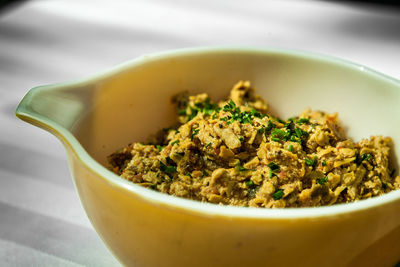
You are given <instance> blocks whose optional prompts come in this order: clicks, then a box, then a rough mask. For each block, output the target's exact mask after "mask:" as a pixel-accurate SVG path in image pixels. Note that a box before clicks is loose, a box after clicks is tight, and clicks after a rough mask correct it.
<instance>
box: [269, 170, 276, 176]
mask: <svg viewBox="0 0 400 267" xmlns="http://www.w3.org/2000/svg"><path fill="white" fill-rule="evenodd" d="M274 175H275V173H274V172H273V171H272V170H271V169H270V170H269V173H268V178H272V177H273V176H274Z"/></svg>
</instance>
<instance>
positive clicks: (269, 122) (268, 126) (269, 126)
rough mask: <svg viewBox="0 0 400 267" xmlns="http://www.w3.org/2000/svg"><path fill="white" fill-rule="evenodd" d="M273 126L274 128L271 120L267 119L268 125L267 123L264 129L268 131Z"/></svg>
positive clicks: (274, 126)
mask: <svg viewBox="0 0 400 267" xmlns="http://www.w3.org/2000/svg"><path fill="white" fill-rule="evenodd" d="M273 128H276V125H275V124H274V123H273V122H272V121H271V120H269V121H268V125H267V128H266V129H265V130H266V131H267V132H269V131H271V130H272V129H273Z"/></svg>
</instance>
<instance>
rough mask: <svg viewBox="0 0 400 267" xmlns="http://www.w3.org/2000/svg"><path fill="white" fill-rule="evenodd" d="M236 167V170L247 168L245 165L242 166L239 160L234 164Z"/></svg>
mask: <svg viewBox="0 0 400 267" xmlns="http://www.w3.org/2000/svg"><path fill="white" fill-rule="evenodd" d="M236 168H237V170H238V171H248V170H249V169H246V168H245V167H243V166H242V164H241V163H240V161H239V162H238V163H237V164H236Z"/></svg>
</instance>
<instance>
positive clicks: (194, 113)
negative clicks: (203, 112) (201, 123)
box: [187, 107, 199, 121]
mask: <svg viewBox="0 0 400 267" xmlns="http://www.w3.org/2000/svg"><path fill="white" fill-rule="evenodd" d="M190 111H191V113H190V114H189V116H188V120H187V121H191V120H192V119H193V118H194V117H196V115H197V113H198V112H199V110H198V109H194V108H192V107H190Z"/></svg>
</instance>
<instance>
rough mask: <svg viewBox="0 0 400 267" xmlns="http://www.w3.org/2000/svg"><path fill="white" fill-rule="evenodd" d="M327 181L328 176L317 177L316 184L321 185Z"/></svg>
mask: <svg viewBox="0 0 400 267" xmlns="http://www.w3.org/2000/svg"><path fill="white" fill-rule="evenodd" d="M327 181H328V176H325V177H322V178H317V184H320V185H323V184H325V183H326V182H327Z"/></svg>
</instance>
